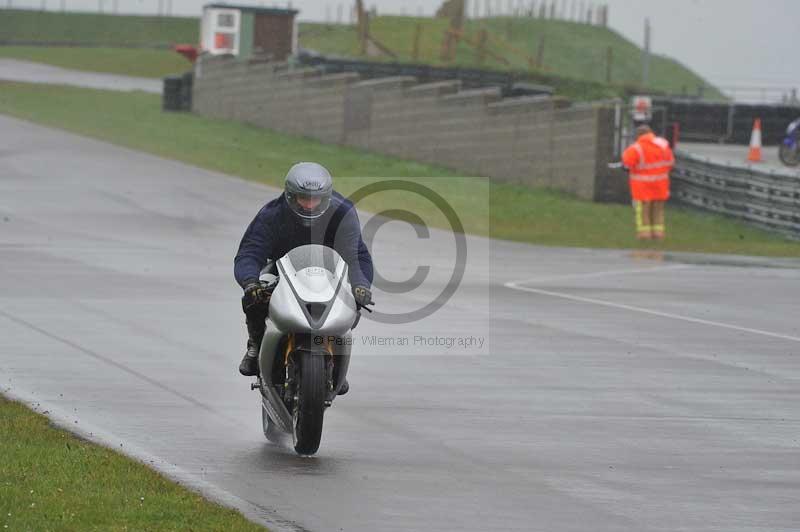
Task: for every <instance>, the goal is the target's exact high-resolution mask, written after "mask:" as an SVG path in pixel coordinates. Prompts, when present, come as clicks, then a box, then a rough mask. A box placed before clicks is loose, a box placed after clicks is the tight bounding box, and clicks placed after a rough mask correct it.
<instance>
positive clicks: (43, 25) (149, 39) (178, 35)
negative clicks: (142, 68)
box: [0, 9, 200, 47]
mask: <svg viewBox="0 0 800 532" xmlns="http://www.w3.org/2000/svg"><path fill="white" fill-rule="evenodd" d="M198 17H199V11H198ZM199 34H200V20H199V18H188V17H152V16H134V15H125V16H114V15H102V14H98V13H55V12H51V11H28V10H21V9H2V10H0V42H6V43H13V42H18V43H22V42H40V43H56V42H59V43H71V44H78V45H80V44H93V45H104V46H118V47H124V46H148V47H153V46H171V45H173V44H177V43H188V44H194V43H196V42H198V41H199V40H200V39H199Z"/></svg>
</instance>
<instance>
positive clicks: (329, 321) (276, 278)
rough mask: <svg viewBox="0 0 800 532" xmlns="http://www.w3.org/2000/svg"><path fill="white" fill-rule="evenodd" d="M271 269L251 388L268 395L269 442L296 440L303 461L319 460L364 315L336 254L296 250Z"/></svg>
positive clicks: (265, 426)
mask: <svg viewBox="0 0 800 532" xmlns="http://www.w3.org/2000/svg"><path fill="white" fill-rule="evenodd" d="M271 269H272V271H271V272H270V271H266V272H262V275H261V279H262V280H263V281H266V282H268V283H271V284H274V286H275V288H274V290H273V293H272V298H271V300H270V304H269V318H268V319H267V330H266V333H265V334H264V339H263V341H262V342H261V350H260V352H259V365H260V375H259V377H258V381H257V382H256V383H255V384H253V385H252V388H253V389H258V390H260V392H261V397H262V412H261V420H262V424H263V429H264V435H265V436H266V437H267V439H268V440H270V441H273V442H278V441H282V440H283V438H285V437H286V438H288V435H289V434H291V435H292V439H293V442H294V449H295V451H296V452H297V453H298V454H300V455H313V454H314V453H316V452H317V450H318V449H319V445H320V441H321V438H322V424H323V417H324V414H325V410H326V409H327V408H329V407H330V406H331V404H332V403H333V400H334V399H335V398H336V395H337V393H338V392H339V390H340V388H341V387H342V384H343V383H344V381H345V376H346V374H347V367H348V365H349V364H350V348H351V345H352V343H353V342H352V334H351V330H352V329H353V328H354V327H355V326H356V324H357V323H358V320H359V319H360V317H361V314H360V309H358V308H357V306H356V303H355V300H354V298H353V295H352V293H351V289H350V282H349V280H348V274H347V263H346V262H345V261H344V259H342V257H341V256H340V255H339V254H338V253H337V252H336V251H335V250H333V249H331V248H329V247H326V246H321V245H315V244H311V245H306V246H300V247H297V248H295V249H293V250H292V251H290V252H289V253H287V254H286V255H285V256H284V257H283V258H281V259H280V260H278V261H277V262H276V263H274V264H273V266H272V268H271Z"/></svg>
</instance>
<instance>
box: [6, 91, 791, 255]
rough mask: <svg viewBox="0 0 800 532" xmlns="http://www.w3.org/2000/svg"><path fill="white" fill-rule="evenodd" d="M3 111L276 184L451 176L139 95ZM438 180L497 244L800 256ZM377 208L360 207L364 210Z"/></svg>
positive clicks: (758, 239) (10, 99)
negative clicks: (644, 229)
mask: <svg viewBox="0 0 800 532" xmlns="http://www.w3.org/2000/svg"><path fill="white" fill-rule="evenodd" d="M0 112H1V113H5V114H9V115H12V116H16V117H19V118H24V119H27V120H32V121H34V122H39V123H42V124H46V125H50V126H55V127H59V128H63V129H67V130H70V131H74V132H77V133H81V134H84V135H87V136H91V137H95V138H99V139H102V140H104V141H108V142H114V143H116V144H119V145H123V146H128V147H131V148H135V149H139V150H143V151H147V152H150V153H153V154H155V155H160V156H163V157H169V158H173V159H178V160H181V161H185V162H188V163H191V164H194V165H198V166H201V167H204V168H208V169H211V170H218V171H221V172H225V173H229V174H234V175H239V176H242V177H244V178H247V179H252V180H256V181H261V182H264V183H268V184H272V185H279V184H281V181H282V177H283V175H284V174H285V172H286V170H287V169H288V167H289V166H290V165H291V164H293V163H294V162H297V161H301V160H314V161H319V162H321V163H323V164H325V165H326V166H328V167H329V168H330V169H331V171H332V172H333V173H334V175H336V176H337V177H347V176H374V177H414V176H432V177H451V178H455V177H457V174H456V173H454V172H452V171H449V170H446V169H443V168H438V167H432V166H429V165H424V164H419V163H414V162H410V161H404V160H401V159H397V158H392V157H384V156H380V155H376V154H373V153H367V152H364V151H360V150H356V149H351V148H345V147H340V146H334V145H326V144H322V143H319V142H316V141H313V140H308V139H304V138H298V137H293V136H290V135H284V134H280V133H276V132H271V131H265V130H262V129H258V128H255V127H251V126H247V125H243V124H239V123H236V122H231V121H223V120H212V119H208V118H203V117H200V116H195V115H191V114H186V113H162V112H161V110H160V101H159V97H158V96H154V95H148V94H142V93H119V92H112V91H95V90H88V89H77V88H67V87H53V86H38V85H29V84H21V83H2V84H0ZM442 182H443V183H444V185H443V186H446V187H447V188H448V190H449V194H448V196H447V197H448V198H455V200H454V201H455V202H456V205H454V206H455V207H456V210H457V212H459V213H460V214H463V213H475V214H476V215H475V216H470V215H469V214H467V215H466V216H463V218H464V224H465V226H466V228H467V230H468V231H471V232H474V233H476V234H481V235H488V236H492V237H495V238H502V239H508V240H516V241H521V242H530V243H537V244H547V245H558V246H579V247H598V248H654V249H663V250H672V251H695V252H715V253H737V254H750V255H773V256H794V257H797V256H800V244H798V243H796V242H789V241H786V240H784V239H782V238H780V237H777V236H774V235H771V234H769V233H766V232H764V231H761V230H758V229H754V228H751V227H748V226H746V225H744V224H742V223H740V222H736V221H733V220H728V219H725V218H721V217H719V216H714V215H708V214H704V213H699V212H694V211H689V210H685V209H681V208H676V207H674V206H671V207H670V208H669V210H668V226H669V238H668V240H667V241H666V242H664V243H661V244H655V243H649V244H639V243H637V242H636V241H635V239H634V238H633V227H632V226H633V213H632V212H631V209H630V207H628V206H624V205H604V204H596V203H591V202H588V201H581V200H578V199H575V198H573V197H570V196H568V195H566V194H563V193H559V192H553V191H547V190H535V189H529V188H525V187H521V186H512V185H502V184H492V185H491V187H487V188H486V189H485V190H475V189H472V188H468V187H471V186H472V185H473V184H472V182H471V181H467V180H460V181H459V180H455V181H451V180H442ZM339 183H346V180H342V179H340V180H339ZM345 192H347V190H345ZM487 195H488V200H487ZM381 207H382V205H377V204H375V203H370V202H369V201H367V202H366V203H365V204H364V208H366V209H369V210H377V209H379V208H381ZM487 219H488V224H487V223H486V220H487Z"/></svg>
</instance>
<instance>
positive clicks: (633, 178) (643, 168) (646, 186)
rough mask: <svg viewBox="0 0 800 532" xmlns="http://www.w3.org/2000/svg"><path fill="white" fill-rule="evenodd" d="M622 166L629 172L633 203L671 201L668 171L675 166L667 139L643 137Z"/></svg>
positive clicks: (633, 146)
mask: <svg viewBox="0 0 800 532" xmlns="http://www.w3.org/2000/svg"><path fill="white" fill-rule="evenodd" d="M622 164H624V165H625V166H626V167H627V168H628V170H629V171H630V185H631V197H632V198H633V200H634V201H666V200H667V199H669V172H670V171H671V170H672V167H673V166H674V165H675V157H674V156H673V155H672V150H671V149H670V147H669V142H668V141H667V140H666V139H663V138H661V137H656V136H655V134H653V133H647V134H646V135H642V136H641V137H639V139H638V140H637V141H636V142H634V143H633V144H631V145H630V146H629V147H628V149H626V150H625V152H624V153H623V154H622Z"/></svg>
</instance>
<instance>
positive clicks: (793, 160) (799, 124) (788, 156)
mask: <svg viewBox="0 0 800 532" xmlns="http://www.w3.org/2000/svg"><path fill="white" fill-rule="evenodd" d="M778 156H779V157H780V159H781V162H783V164H785V165H786V166H797V165H798V164H800V118H798V119H797V120H795V121H794V122H792V123H791V124H789V127H787V128H786V138H784V139H783V142H782V143H781V145H780V148H779V149H778Z"/></svg>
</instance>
